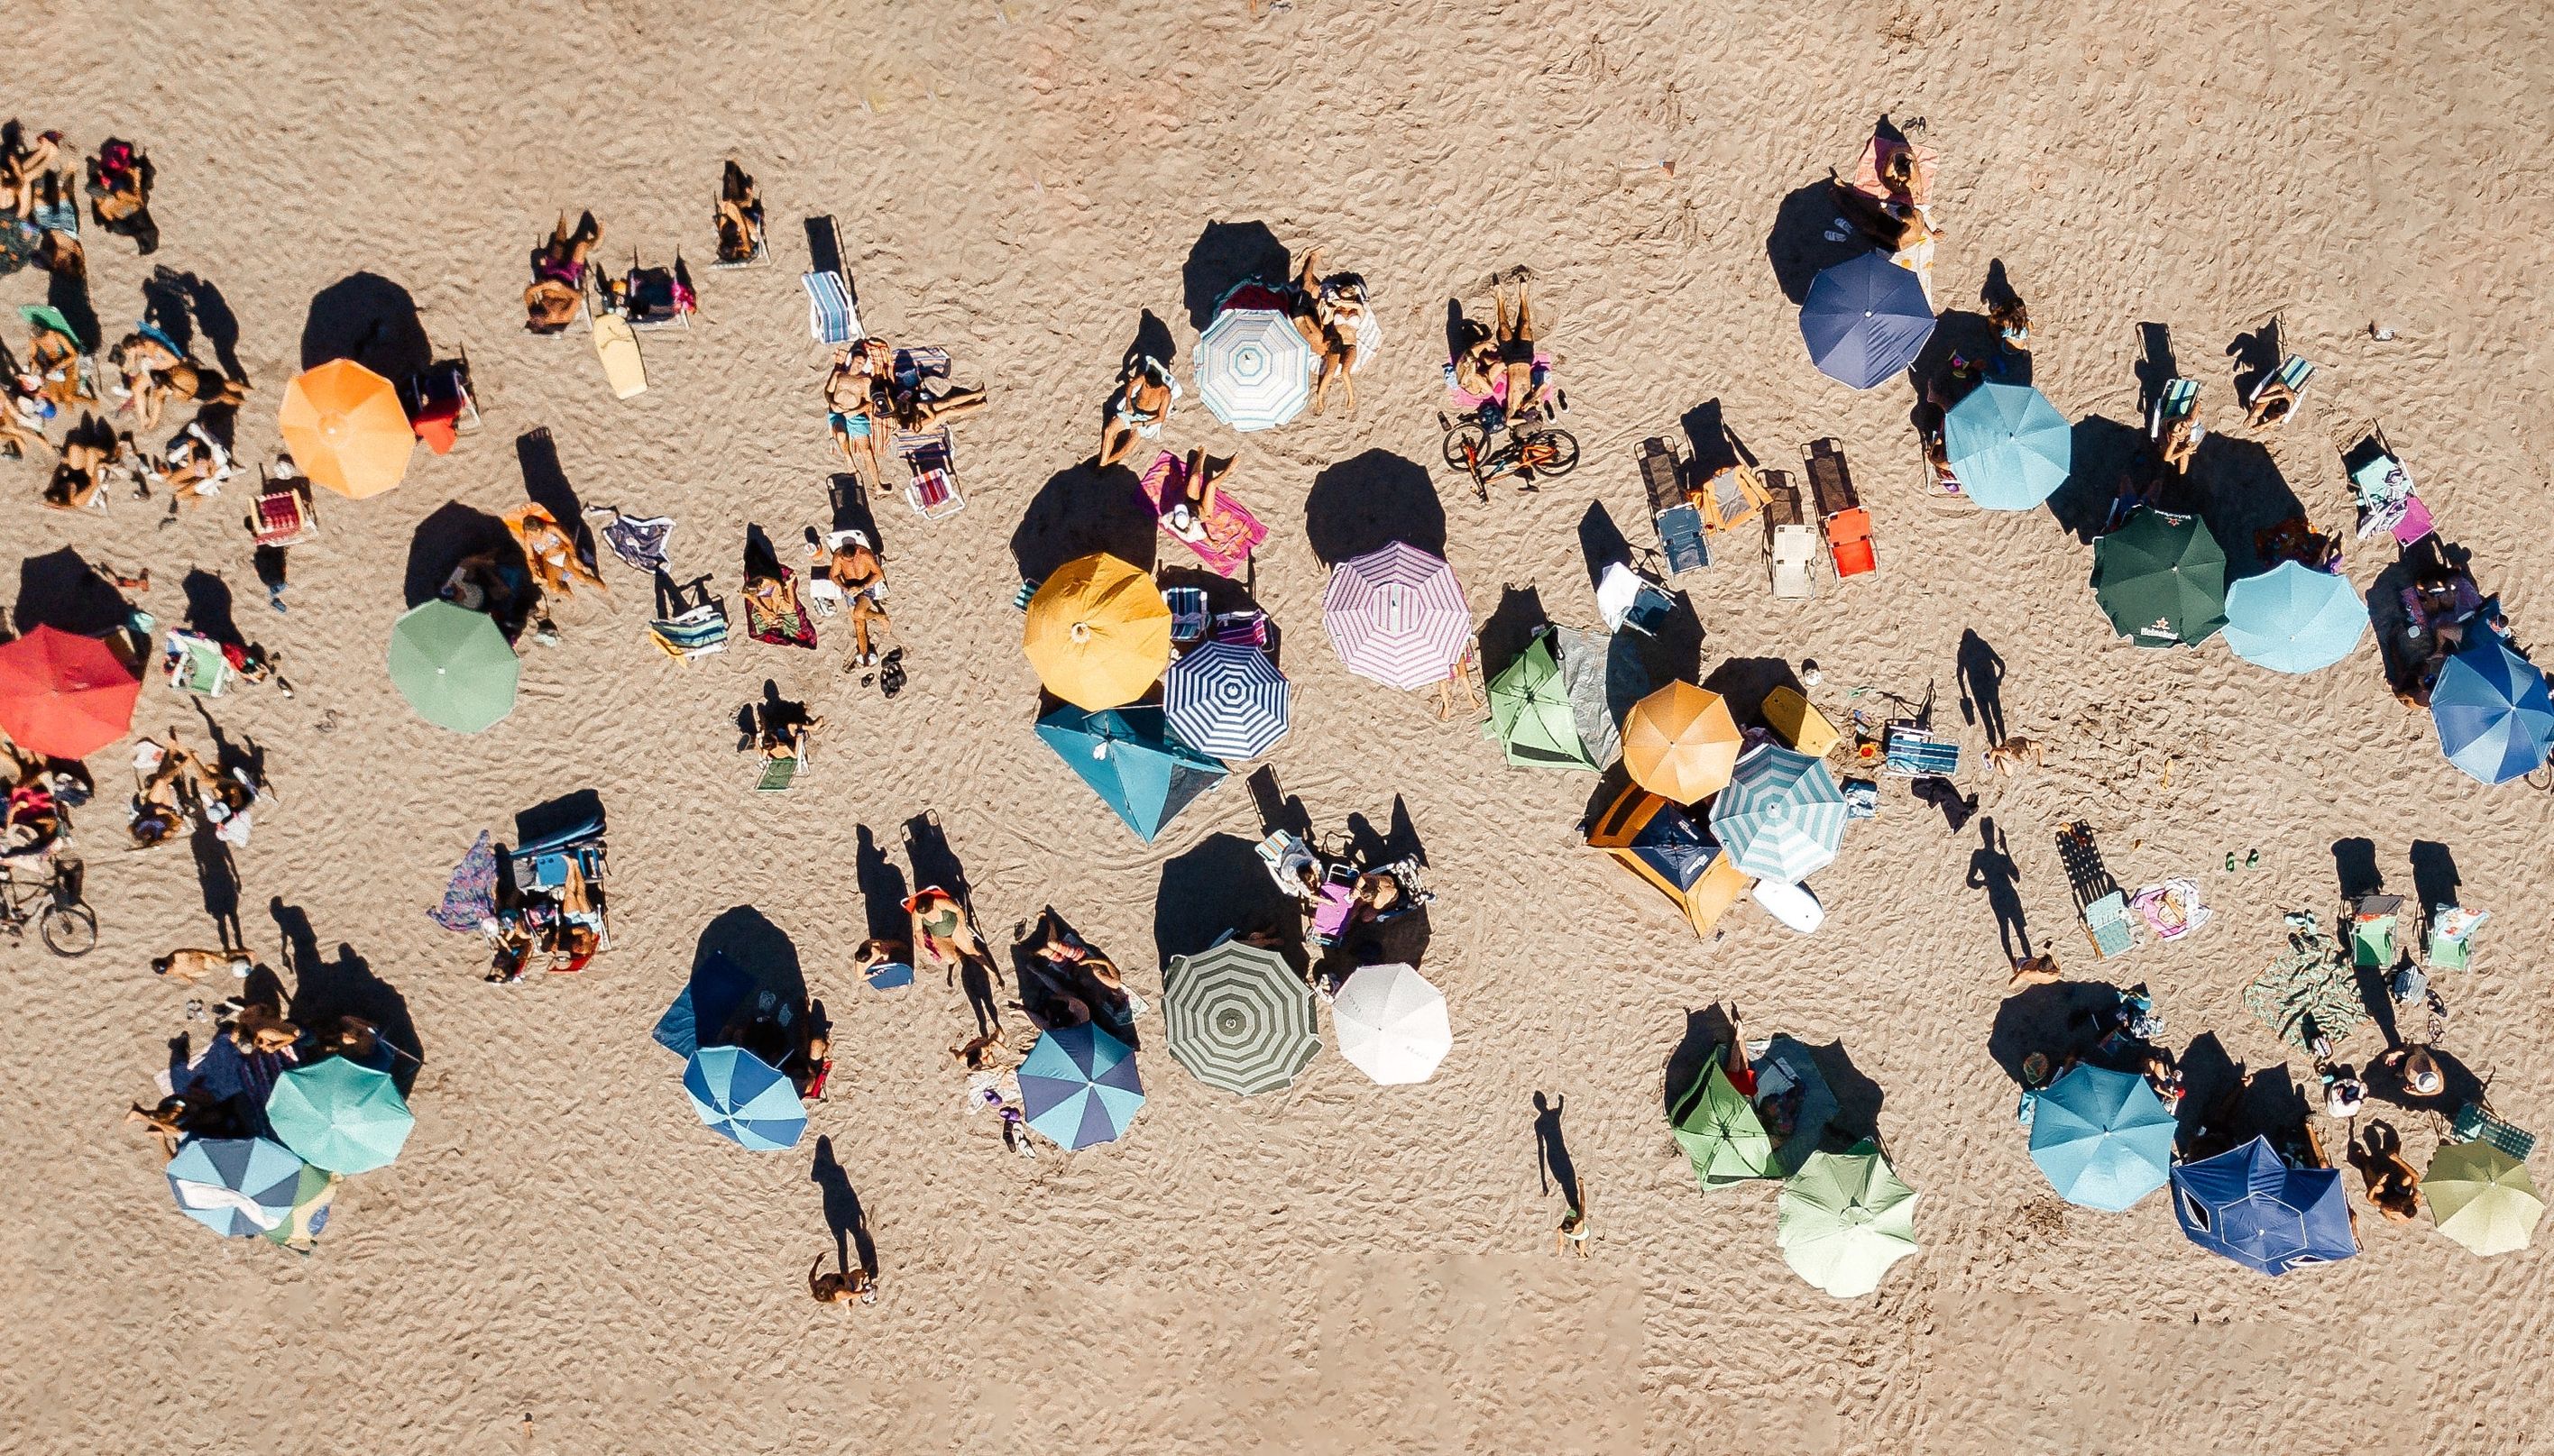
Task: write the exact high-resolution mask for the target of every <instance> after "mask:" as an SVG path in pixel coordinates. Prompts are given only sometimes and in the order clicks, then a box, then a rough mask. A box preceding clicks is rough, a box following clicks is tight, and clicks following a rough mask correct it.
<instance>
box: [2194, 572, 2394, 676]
mask: <svg viewBox="0 0 2554 1456" xmlns="http://www.w3.org/2000/svg"><path fill="white" fill-rule="evenodd" d="M2367 631H2368V603H2367V602H2366V601H2364V600H2362V599H2361V597H2360V595H2359V593H2358V592H2357V591H2355V590H2353V589H2352V587H2351V585H2350V578H2348V577H2346V576H2343V575H2341V574H2340V573H2339V572H2330V571H2316V570H2315V569H2313V568H2312V567H2309V566H2307V565H2306V564H2305V563H2304V562H2301V561H2282V562H2280V563H2279V564H2278V565H2276V566H2274V567H2272V568H2270V569H2269V570H2268V571H2265V572H2264V573H2262V574H2261V575H2260V576H2248V577H2246V578H2244V579H2243V580H2242V581H2240V582H2237V583H2235V584H2234V585H2233V586H2231V587H2228V588H2227V589H2226V645H2227V646H2229V647H2232V648H2233V649H2235V655H2236V656H2238V657H2241V658H2243V659H2244V660H2245V661H2247V662H2250V663H2254V664H2256V665H2258V666H2262V667H2266V668H2269V669H2270V670H2271V671H2273V672H2313V671H2315V670H2316V669H2318V668H2325V667H2330V666H2332V665H2333V664H2334V663H2336V662H2339V661H2340V660H2341V659H2343V658H2345V657H2347V656H2349V655H2350V650H2351V649H2352V648H2353V647H2356V646H2358V645H2359V639H2360V637H2361V636H2363V635H2364V634H2366V632H2367Z"/></svg>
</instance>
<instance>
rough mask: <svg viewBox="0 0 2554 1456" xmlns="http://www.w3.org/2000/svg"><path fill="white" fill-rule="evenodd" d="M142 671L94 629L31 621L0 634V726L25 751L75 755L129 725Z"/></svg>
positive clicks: (102, 744) (116, 735)
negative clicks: (83, 631) (3, 637)
mask: <svg viewBox="0 0 2554 1456" xmlns="http://www.w3.org/2000/svg"><path fill="white" fill-rule="evenodd" d="M141 697H142V679H141V678H140V677H138V676H136V675H135V673H134V671H133V669H132V668H130V667H127V666H125V665H124V662H123V660H122V659H121V658H118V657H117V656H116V655H115V649H114V648H112V647H109V646H108V645H107V644H106V643H104V642H102V641H100V640H98V639H97V638H95V637H83V636H80V635H78V634H77V633H73V632H66V631H62V630H60V629H59V628H58V627H51V626H44V625H38V626H33V627H30V628H28V629H27V632H26V634H25V635H24V636H21V637H17V638H15V639H13V640H11V641H8V642H0V733H7V734H8V735H9V740H10V741H11V742H14V743H16V744H17V745H18V746H19V747H21V748H24V749H26V750H27V751H28V752H30V753H42V754H44V755H45V756H47V757H49V758H81V757H85V756H87V755H88V754H91V753H94V752H96V751H97V750H98V749H100V748H103V747H105V746H106V745H107V744H109V743H112V742H114V741H115V740H116V739H118V738H120V737H123V736H124V734H125V731H126V730H127V729H129V728H132V727H133V705H134V704H135V703H136V702H138V701H140V699H141Z"/></svg>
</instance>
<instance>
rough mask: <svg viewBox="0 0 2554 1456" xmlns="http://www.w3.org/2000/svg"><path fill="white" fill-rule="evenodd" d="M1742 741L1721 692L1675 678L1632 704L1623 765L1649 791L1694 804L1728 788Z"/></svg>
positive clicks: (1678, 801) (1636, 781)
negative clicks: (1710, 690) (1714, 691)
mask: <svg viewBox="0 0 2554 1456" xmlns="http://www.w3.org/2000/svg"><path fill="white" fill-rule="evenodd" d="M1742 742H1743V740H1742V739H1741V738H1740V737H1739V735H1738V724H1737V722H1736V721H1735V720H1733V719H1731V718H1730V716H1729V705H1728V704H1727V703H1725V702H1723V701H1722V700H1721V697H1720V695H1719V694H1718V693H1711V692H1705V691H1704V690H1702V689H1701V688H1697V687H1695V686H1694V685H1693V684H1691V683H1686V682H1674V683H1670V684H1668V685H1667V686H1666V687H1664V688H1661V689H1659V690H1658V691H1657V692H1655V693H1652V694H1651V695H1650V696H1648V697H1646V698H1643V699H1642V700H1641V701H1640V702H1638V703H1635V704H1633V705H1632V712H1631V714H1630V716H1628V717H1626V718H1625V719H1624V720H1623V766H1624V767H1625V768H1627V769H1629V770H1630V771H1631V774H1632V782H1634V783H1636V784H1639V785H1640V786H1641V787H1642V788H1645V789H1647V790H1649V791H1650V792H1651V793H1653V794H1656V795H1658V796H1660V797H1661V798H1665V799H1673V800H1675V801H1676V802H1677V803H1679V804H1694V803H1699V802H1701V801H1702V800H1703V799H1704V798H1706V797H1708V796H1710V795H1712V794H1716V793H1719V792H1720V791H1721V790H1722V789H1723V788H1725V787H1727V786H1728V783H1729V775H1730V772H1731V771H1732V770H1734V769H1735V768H1737V766H1738V749H1739V747H1740V745H1741V743H1742Z"/></svg>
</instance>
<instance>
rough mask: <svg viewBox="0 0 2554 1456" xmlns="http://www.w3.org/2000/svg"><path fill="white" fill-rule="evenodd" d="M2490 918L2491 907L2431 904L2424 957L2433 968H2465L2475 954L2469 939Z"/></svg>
mask: <svg viewBox="0 0 2554 1456" xmlns="http://www.w3.org/2000/svg"><path fill="white" fill-rule="evenodd" d="M2490 919H2492V913H2491V912H2490V911H2485V910H2467V909H2465V908H2463V907H2461V906H2456V905H2449V904H2445V903H2442V904H2438V905H2433V906H2431V907H2430V919H2429V925H2428V928H2427V929H2428V934H2427V935H2426V937H2425V938H2424V939H2425V942H2426V944H2425V946H2424V948H2423V949H2424V951H2425V952H2426V953H2424V955H2423V956H2422V959H2423V960H2425V961H2426V962H2428V964H2429V967H2430V968H2431V969H2432V970H2464V969H2465V968H2467V966H2468V965H2469V964H2471V963H2472V954H2473V952H2472V951H2471V950H2470V949H2469V948H2468V945H2467V943H2468V942H2469V941H2471V940H2472V939H2473V938H2474V933H2475V932H2476V931H2479V930H2481V929H2483V923H2484V922H2485V921H2487V920H2490Z"/></svg>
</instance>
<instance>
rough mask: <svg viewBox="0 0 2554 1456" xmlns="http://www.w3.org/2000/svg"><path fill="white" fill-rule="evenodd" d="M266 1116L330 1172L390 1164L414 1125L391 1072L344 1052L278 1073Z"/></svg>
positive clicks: (282, 1138) (304, 1155) (284, 1139)
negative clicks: (353, 1059)
mask: <svg viewBox="0 0 2554 1456" xmlns="http://www.w3.org/2000/svg"><path fill="white" fill-rule="evenodd" d="M266 1120H267V1123H268V1125H270V1126H272V1127H273V1128H274V1129H275V1136H276V1139H277V1140H278V1141H279V1142H281V1143H283V1144H284V1146H286V1147H288V1148H290V1149H291V1150H292V1151H293V1152H295V1153H297V1154H299V1155H300V1156H301V1159H302V1161H303V1162H305V1163H307V1164H309V1165H310V1166H311V1167H313V1168H324V1169H326V1170H327V1171H328V1172H330V1173H370V1172H372V1171H373V1170H374V1169H376V1168H384V1167H388V1166H389V1165H390V1164H391V1163H392V1162H393V1161H394V1160H396V1159H397V1158H398V1157H399V1155H400V1149H401V1148H402V1147H403V1146H405V1145H406V1142H407V1134H408V1129H409V1128H411V1127H414V1126H415V1125H416V1117H415V1116H414V1114H412V1113H410V1112H409V1111H408V1110H407V1099H406V1098H405V1097H402V1096H401V1095H400V1094H399V1088H398V1087H396V1086H394V1085H392V1084H391V1078H390V1073H388V1072H386V1071H376V1070H374V1069H373V1068H372V1067H369V1066H366V1065H364V1064H361V1063H358V1062H349V1061H347V1060H346V1059H345V1058H343V1057H331V1058H328V1059H327V1060H326V1061H324V1062H314V1063H312V1064H309V1065H308V1066H296V1067H294V1068H293V1069H291V1070H290V1071H288V1072H286V1073H285V1074H284V1075H282V1076H279V1077H277V1078H276V1079H275V1090H274V1091H272V1092H270V1093H268V1094H267V1098H266Z"/></svg>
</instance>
